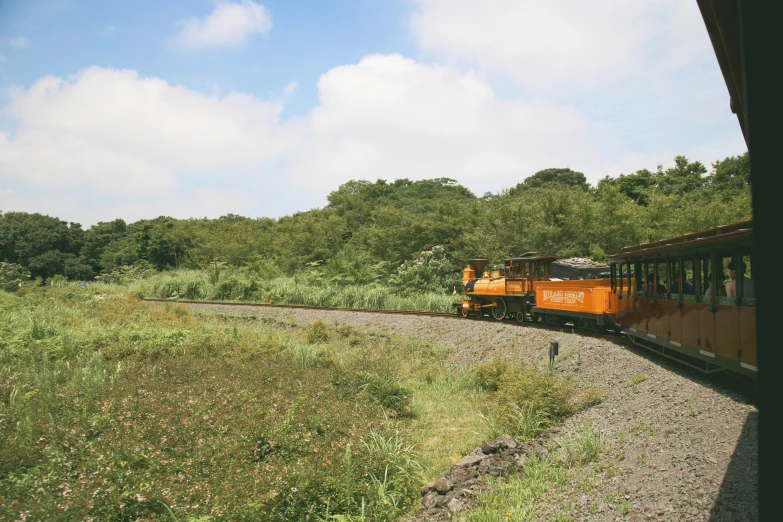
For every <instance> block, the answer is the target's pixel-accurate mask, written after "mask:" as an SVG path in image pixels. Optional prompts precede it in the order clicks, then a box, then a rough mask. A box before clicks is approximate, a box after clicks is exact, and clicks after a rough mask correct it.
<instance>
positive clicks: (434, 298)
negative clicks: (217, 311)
mask: <svg viewBox="0 0 783 522" xmlns="http://www.w3.org/2000/svg"><path fill="white" fill-rule="evenodd" d="M93 284H94V283H93ZM133 288H134V291H135V292H137V293H138V294H139V295H142V296H144V297H151V298H155V299H172V300H173V299H185V300H195V301H246V302H257V303H275V304H296V305H308V306H324V307H335V308H371V309H378V310H418V311H423V312H445V313H449V312H453V311H454V308H453V306H452V303H454V302H456V300H455V299H454V298H453V297H452V296H451V295H445V294H432V293H425V294H414V295H411V296H400V295H397V294H396V293H394V292H393V291H392V290H391V289H389V288H387V287H384V286H379V285H372V286H370V285H365V286H358V285H355V286H352V285H348V286H346V285H337V284H320V285H317V286H315V285H311V284H307V283H306V282H297V281H296V279H294V278H289V277H280V278H275V279H263V278H258V277H253V276H251V275H248V274H246V273H244V272H241V271H238V270H226V271H225V272H224V273H223V274H222V275H221V277H220V279H219V281H215V280H214V278H212V277H211V275H210V273H209V272H207V271H205V270H178V271H167V272H160V273H158V274H155V275H154V276H152V277H149V278H147V279H144V280H143V281H136V282H135V283H134V284H133Z"/></svg>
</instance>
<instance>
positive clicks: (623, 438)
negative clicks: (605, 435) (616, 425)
mask: <svg viewBox="0 0 783 522" xmlns="http://www.w3.org/2000/svg"><path fill="white" fill-rule="evenodd" d="M617 439H618V440H619V441H620V445H621V446H625V441H626V440H627V439H628V433H626V432H625V430H620V431H618V432H617Z"/></svg>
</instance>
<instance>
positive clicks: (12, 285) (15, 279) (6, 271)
mask: <svg viewBox="0 0 783 522" xmlns="http://www.w3.org/2000/svg"><path fill="white" fill-rule="evenodd" d="M29 280H30V272H29V271H28V270H25V269H24V267H23V266H22V265H18V264H16V263H4V262H0V287H1V288H2V289H3V290H5V291H6V292H14V291H16V289H17V288H19V287H20V286H22V285H23V284H24V283H25V282H27V281H29Z"/></svg>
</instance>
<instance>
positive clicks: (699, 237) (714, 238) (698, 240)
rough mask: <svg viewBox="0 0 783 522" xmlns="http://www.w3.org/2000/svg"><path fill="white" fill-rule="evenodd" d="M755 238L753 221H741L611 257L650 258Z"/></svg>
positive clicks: (646, 244) (664, 240)
mask: <svg viewBox="0 0 783 522" xmlns="http://www.w3.org/2000/svg"><path fill="white" fill-rule="evenodd" d="M752 238H753V221H752V220H751V221H741V222H739V223H733V224H731V225H722V226H719V227H715V228H711V229H708V230H702V231H700V232H693V233H692V234H685V235H683V236H677V237H673V238H669V239H661V240H660V241H652V242H650V243H642V244H640V245H634V246H627V247H623V249H622V250H620V253H619V254H615V255H612V256H609V258H610V259H611V260H612V261H621V260H624V259H632V258H639V257H648V256H650V255H654V254H658V253H661V252H669V251H678V250H689V249H692V248H702V247H710V246H713V245H717V244H720V243H733V242H738V241H742V240H750V239H752Z"/></svg>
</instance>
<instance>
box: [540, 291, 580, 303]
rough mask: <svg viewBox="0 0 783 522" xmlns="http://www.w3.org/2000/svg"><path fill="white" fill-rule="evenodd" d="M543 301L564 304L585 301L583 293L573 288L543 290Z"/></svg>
mask: <svg viewBox="0 0 783 522" xmlns="http://www.w3.org/2000/svg"><path fill="white" fill-rule="evenodd" d="M543 298H544V301H549V302H551V303H564V304H577V303H579V304H583V303H584V302H585V293H584V292H576V291H573V290H544V291H543Z"/></svg>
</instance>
